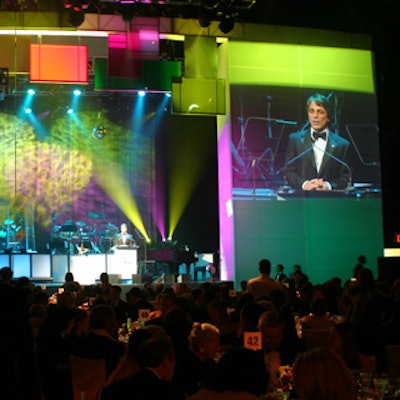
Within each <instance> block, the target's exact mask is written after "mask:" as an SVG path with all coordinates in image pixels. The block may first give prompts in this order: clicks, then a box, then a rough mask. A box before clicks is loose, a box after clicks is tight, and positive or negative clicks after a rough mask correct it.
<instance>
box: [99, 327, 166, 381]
mask: <svg viewBox="0 0 400 400" xmlns="http://www.w3.org/2000/svg"><path fill="white" fill-rule="evenodd" d="M154 326H155V325H154ZM160 332H161V333H160V334H163V330H162V329H161V328H160ZM150 338H151V333H150V331H149V329H147V328H146V327H144V328H140V329H135V330H134V331H132V334H131V335H130V336H129V341H128V346H127V347H126V352H125V354H124V356H123V358H122V359H121V360H120V362H119V363H118V365H117V367H116V368H115V369H114V371H113V372H111V374H110V376H109V377H108V379H107V382H106V386H107V385H110V384H111V383H113V382H117V381H120V380H122V379H125V378H128V377H130V376H133V375H135V374H136V373H137V372H138V371H139V360H138V356H139V347H140V345H141V344H142V343H143V342H144V341H145V340H147V339H150Z"/></svg>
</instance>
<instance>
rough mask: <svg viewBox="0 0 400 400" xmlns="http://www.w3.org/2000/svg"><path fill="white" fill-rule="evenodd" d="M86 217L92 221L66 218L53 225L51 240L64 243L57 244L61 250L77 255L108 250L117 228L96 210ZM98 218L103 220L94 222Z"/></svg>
mask: <svg viewBox="0 0 400 400" xmlns="http://www.w3.org/2000/svg"><path fill="white" fill-rule="evenodd" d="M87 218H88V219H89V220H90V221H94V222H93V223H91V222H86V221H76V222H73V221H72V220H67V221H65V223H64V225H54V226H53V228H52V236H53V241H54V240H55V241H58V242H60V241H61V242H63V244H64V246H63V245H62V244H61V246H59V250H60V249H62V251H61V252H64V253H65V252H66V253H68V254H79V255H84V254H85V255H86V254H96V253H108V252H109V250H110V248H111V247H112V245H113V240H114V236H115V235H116V234H117V233H118V228H117V227H116V226H115V225H114V224H112V223H111V222H106V221H105V220H104V218H103V217H102V215H100V214H99V213H96V212H90V213H88V214H87ZM100 218H102V219H103V221H101V222H100V223H96V222H95V220H96V219H100ZM64 249H65V250H64Z"/></svg>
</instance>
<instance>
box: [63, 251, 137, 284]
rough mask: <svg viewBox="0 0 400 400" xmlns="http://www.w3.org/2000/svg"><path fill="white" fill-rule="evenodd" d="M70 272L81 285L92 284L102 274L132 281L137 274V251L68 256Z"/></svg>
mask: <svg viewBox="0 0 400 400" xmlns="http://www.w3.org/2000/svg"><path fill="white" fill-rule="evenodd" d="M69 268H70V271H71V272H72V273H73V274H74V278H75V279H76V280H77V281H78V282H79V283H81V284H84V285H90V284H94V283H95V281H96V279H99V277H100V274H101V273H102V272H107V273H108V274H109V275H119V276H120V277H121V279H129V280H131V279H132V274H137V270H138V265H137V249H129V248H127V249H121V250H118V249H115V250H114V254H89V255H87V256H86V255H80V256H78V255H74V256H70V267H69Z"/></svg>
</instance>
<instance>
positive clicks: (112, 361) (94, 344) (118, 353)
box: [72, 304, 125, 377]
mask: <svg viewBox="0 0 400 400" xmlns="http://www.w3.org/2000/svg"><path fill="white" fill-rule="evenodd" d="M117 334H118V321H117V318H116V316H115V311H114V309H113V308H112V306H110V305H107V304H99V305H97V306H95V307H93V309H91V310H90V314H89V333H88V334H87V335H83V336H82V337H80V338H79V339H78V340H77V342H76V344H75V346H74V348H73V351H72V353H73V354H74V355H76V356H78V357H82V358H104V359H105V363H106V374H107V377H108V376H109V375H110V374H111V372H112V371H113V370H114V369H115V367H116V366H117V364H118V363H119V361H120V360H121V358H122V357H123V355H124V353H125V347H124V345H123V343H121V342H119V341H118V340H117Z"/></svg>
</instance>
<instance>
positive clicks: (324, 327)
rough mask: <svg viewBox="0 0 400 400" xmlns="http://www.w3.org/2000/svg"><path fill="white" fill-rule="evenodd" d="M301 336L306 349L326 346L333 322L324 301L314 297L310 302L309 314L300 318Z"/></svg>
mask: <svg viewBox="0 0 400 400" xmlns="http://www.w3.org/2000/svg"><path fill="white" fill-rule="evenodd" d="M301 325H302V327H301V330H302V337H303V340H304V342H305V346H306V349H307V350H311V349H313V348H315V347H320V346H327V343H328V340H329V337H330V335H331V332H332V329H333V327H334V325H335V322H334V321H333V319H332V318H331V317H330V315H329V313H328V309H327V306H326V301H325V299H324V298H322V297H315V298H314V299H313V301H312V302H311V306H310V314H309V315H308V316H306V317H304V319H303V320H302V323H301Z"/></svg>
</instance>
